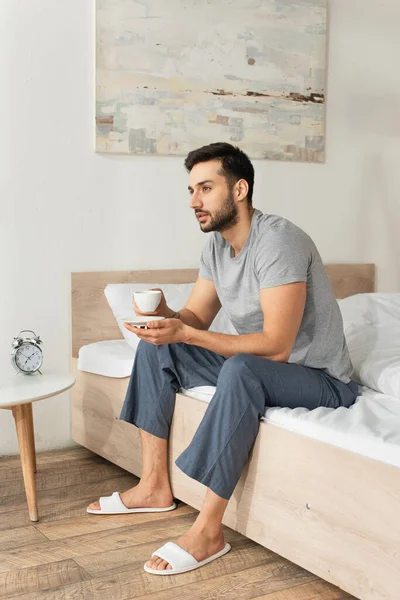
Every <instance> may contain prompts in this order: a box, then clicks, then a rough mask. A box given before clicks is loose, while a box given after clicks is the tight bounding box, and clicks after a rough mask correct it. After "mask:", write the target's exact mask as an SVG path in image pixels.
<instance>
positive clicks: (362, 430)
mask: <svg viewBox="0 0 400 600" xmlns="http://www.w3.org/2000/svg"><path fill="white" fill-rule="evenodd" d="M326 270H327V273H328V276H329V279H330V281H331V283H332V286H333V288H334V291H335V294H336V297H337V298H348V297H351V296H352V295H354V294H356V295H357V297H360V296H362V295H364V294H365V296H366V297H367V296H368V294H370V293H371V292H373V290H374V267H373V265H327V266H326ZM196 277H197V271H194V270H179V271H146V272H140V271H131V272H95V273H93V272H92V273H72V276H71V318H72V348H71V354H72V369H73V370H74V372H75V374H76V385H75V386H74V388H73V390H72V435H73V439H74V440H75V441H76V442H77V443H79V444H81V445H82V446H84V447H86V448H88V449H90V450H92V451H93V452H96V453H97V454H99V455H101V456H103V457H104V458H106V459H108V460H110V461H111V462H113V463H115V464H117V465H119V466H121V467H123V468H124V469H126V470H128V471H129V472H131V473H133V474H135V475H137V476H139V477H140V475H141V450H140V440H139V435H138V431H137V429H136V428H135V427H133V426H131V425H129V424H127V423H125V422H122V421H119V419H118V417H119V413H120V409H121V406H122V403H123V400H124V397H125V392H126V389H127V386H128V381H129V379H128V376H129V374H130V370H131V368H132V364H133V360H134V348H133V347H131V346H130V345H129V343H127V341H126V339H124V338H123V336H122V331H121V329H120V328H119V327H118V323H117V320H116V318H115V316H114V314H115V313H114V314H113V311H112V310H111V308H110V304H109V303H108V302H107V299H106V297H105V293H104V290H105V289H106V288H107V286H111V287H112V286H113V285H116V284H125V285H126V284H138V283H140V284H144V285H145V286H147V285H148V284H151V283H154V282H157V283H160V284H162V285H168V284H171V283H175V284H177V286H181V287H182V288H184V286H185V284H186V285H187V284H190V283H191V282H194V281H195V279H196ZM173 308H174V307H173ZM113 310H114V309H113ZM359 347H360V348H362V347H363V344H361V343H359ZM364 358H365V357H364ZM378 387H379V386H378ZM389 391H390V393H382V391H379V389H378V390H376V389H375V390H374V389H370V388H369V387H366V386H365V387H362V388H361V395H360V397H359V399H358V400H357V402H356V404H355V405H354V406H353V407H352V408H351V409H344V408H343V409H337V410H336V411H332V410H331V409H317V410H316V411H307V410H305V409H295V410H294V411H290V410H289V409H268V410H267V411H266V413H265V415H264V418H263V419H262V421H261V423H260V431H259V434H258V437H257V440H256V443H255V445H254V448H253V450H252V453H251V456H250V459H249V461H248V463H247V465H246V467H245V469H244V471H243V473H242V477H241V479H240V481H239V482H238V485H237V486H236V489H235V491H234V494H233V496H232V498H231V500H230V502H229V504H228V508H227V511H226V513H225V516H224V524H225V525H227V526H229V527H231V528H232V529H235V530H237V531H239V532H240V533H242V534H243V535H245V536H247V537H249V538H251V539H252V540H254V541H256V542H258V543H260V544H262V545H263V546H265V547H268V548H270V549H271V550H273V551H274V552H276V553H278V554H280V555H281V556H284V557H285V558H287V559H289V560H291V561H293V562H295V563H296V564H298V565H300V566H302V567H304V568H305V569H307V570H309V571H311V572H313V573H315V574H316V575H318V576H319V577H321V578H323V579H325V580H327V581H330V582H331V583H333V584H335V585H337V586H339V587H340V588H342V589H344V590H346V591H347V592H349V593H351V594H353V595H354V596H356V597H358V598H360V599H362V600H364V599H365V600H372V599H378V598H379V599H390V600H398V598H399V597H400V397H398V398H397V397H396V396H395V393H396V390H394V392H393V391H392V390H391V389H389ZM213 393H214V390H213V389H212V388H205V389H204V388H203V389H197V390H194V391H193V390H182V392H181V393H178V394H177V398H176V408H175V414H174V419H173V423H172V429H171V436H170V445H169V468H170V477H171V485H172V490H173V494H174V496H175V497H176V498H178V499H180V500H182V501H183V502H186V503H187V504H189V505H191V506H193V507H195V508H197V509H200V508H201V505H202V501H203V497H204V494H205V487H204V486H203V485H202V484H200V483H198V482H196V481H194V480H191V479H190V478H188V477H187V476H186V475H184V474H183V473H182V472H181V471H180V470H179V469H178V468H177V467H176V466H175V464H174V461H175V459H176V458H177V456H178V455H179V454H180V453H181V452H182V451H183V450H184V449H185V448H186V447H187V445H188V444H189V442H190V440H191V438H192V437H193V435H194V432H195V431H196V429H197V427H198V425H199V423H200V421H201V419H202V417H203V415H204V412H205V410H206V409H207V403H208V402H209V401H210V399H211V397H212V394H213ZM276 448H279V452H277V451H276Z"/></svg>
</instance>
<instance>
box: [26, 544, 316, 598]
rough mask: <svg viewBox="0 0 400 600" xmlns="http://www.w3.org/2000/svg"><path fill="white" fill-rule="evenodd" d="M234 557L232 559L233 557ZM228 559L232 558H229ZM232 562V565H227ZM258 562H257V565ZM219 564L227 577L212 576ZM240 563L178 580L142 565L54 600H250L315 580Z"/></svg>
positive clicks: (283, 566)
mask: <svg viewBox="0 0 400 600" xmlns="http://www.w3.org/2000/svg"><path fill="white" fill-rule="evenodd" d="M230 555H231V556H230ZM228 557H229V558H228ZM228 561H229V562H228ZM257 562H258V561H257ZM217 563H219V564H220V565H221V563H223V565H224V567H221V566H220V567H219V569H222V568H223V570H224V574H223V575H221V576H219V577H214V576H213V566H215V567H216V565H217ZM241 567H242V562H241V560H240V559H239V560H235V559H234V554H233V553H229V554H227V555H226V556H224V557H223V558H221V559H219V560H218V561H215V563H211V564H210V565H206V566H205V567H203V568H202V569H199V570H196V571H191V572H189V573H184V574H181V575H179V576H176V577H157V576H154V575H153V576H152V575H149V574H148V573H146V572H145V571H144V570H143V566H142V563H140V564H139V565H138V566H137V568H134V569H131V570H129V571H124V572H122V573H117V574H113V575H109V576H107V577H99V578H95V579H91V580H89V581H85V582H82V583H79V584H74V585H70V586H65V587H63V588H58V589H56V590H54V591H53V593H52V595H51V600H70V599H72V598H90V599H91V600H103V599H104V598H118V600H131V599H133V598H135V599H136V598H145V599H146V600H176V598H177V596H180V597H182V598H185V599H186V598H195V599H196V600H210V598H213V599H216V598H218V600H220V599H221V600H249V599H250V598H252V597H253V596H254V594H260V593H265V592H267V591H268V592H270V593H275V592H277V591H280V590H283V589H286V588H287V587H290V586H291V585H293V582H296V583H298V584H302V583H305V582H310V581H313V580H314V579H315V576H314V575H312V574H311V573H308V572H307V571H304V570H303V569H300V567H297V566H296V565H294V564H291V563H286V562H285V561H284V560H283V559H279V558H277V559H276V560H274V559H271V558H268V557H266V558H265V559H264V561H261V564H258V565H257V566H255V567H251V568H248V569H244V570H239V571H238V569H240V568H241ZM19 598H20V600H37V599H36V598H35V596H33V595H31V594H26V595H23V596H19Z"/></svg>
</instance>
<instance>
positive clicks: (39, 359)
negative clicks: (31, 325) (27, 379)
mask: <svg viewBox="0 0 400 600" xmlns="http://www.w3.org/2000/svg"><path fill="white" fill-rule="evenodd" d="M22 333H33V337H25V338H23V337H21V334H22ZM41 344H42V340H41V339H40V337H39V336H37V335H36V333H35V332H34V331H32V330H31V329H23V330H22V331H20V332H19V334H18V335H17V337H15V338H14V340H13V342H12V344H11V346H12V351H11V362H12V365H13V367H14V369H15V370H16V371H17V373H23V374H24V375H33V374H34V373H36V372H39V373H40V374H42V373H41V372H40V367H41V366H42V363H43V352H42V349H41V347H40V345H41Z"/></svg>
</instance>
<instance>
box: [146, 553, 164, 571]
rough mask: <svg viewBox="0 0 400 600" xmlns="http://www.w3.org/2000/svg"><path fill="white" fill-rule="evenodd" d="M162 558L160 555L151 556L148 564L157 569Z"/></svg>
mask: <svg viewBox="0 0 400 600" xmlns="http://www.w3.org/2000/svg"><path fill="white" fill-rule="evenodd" d="M161 560H162V559H161V558H159V557H158V556H153V557H152V558H150V560H148V561H147V563H146V564H147V566H148V567H150V569H157V567H158V565H159V564H160V562H161Z"/></svg>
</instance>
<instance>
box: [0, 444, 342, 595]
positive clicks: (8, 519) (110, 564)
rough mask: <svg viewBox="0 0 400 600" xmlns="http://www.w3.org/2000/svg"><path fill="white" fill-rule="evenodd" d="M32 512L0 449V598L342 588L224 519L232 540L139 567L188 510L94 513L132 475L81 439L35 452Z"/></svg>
mask: <svg viewBox="0 0 400 600" xmlns="http://www.w3.org/2000/svg"><path fill="white" fill-rule="evenodd" d="M36 478H37V479H36V485H37V489H38V503H39V514H40V521H39V522H38V523H36V524H32V523H31V522H30V521H29V518H28V513H27V508H26V501H25V494H24V485H23V480H22V472H21V468H20V463H19V458H18V457H12V458H3V459H0V598H19V599H24V600H28V599H29V600H32V599H35V600H36V599H40V598H43V599H46V600H61V599H62V600H70V599H71V600H72V599H74V600H80V599H85V598H89V599H92V598H93V599H101V600H107V599H114V598H115V599H116V600H128V599H129V598H145V599H147V600H149V599H152V600H153V599H154V600H155V599H157V600H158V599H160V600H161V599H162V600H176V598H179V599H180V600H185V599H189V600H196V599H207V600H212V599H216V598H218V599H221V600H224V599H225V600H241V599H246V600H248V599H250V598H252V599H254V600H261V599H265V600H342V599H345V598H346V599H349V598H352V596H350V595H349V594H346V593H345V592H342V591H341V590H339V589H337V588H335V587H333V586H332V585H330V584H328V583H326V582H324V581H322V580H320V579H318V578H317V577H315V576H314V575H312V574H311V573H308V572H307V571H304V570H303V569H301V568H300V567H297V566H296V565H294V564H292V563H290V562H288V561H286V560H284V559H282V558H281V557H279V556H278V555H276V554H273V553H272V552H270V551H269V550H267V549H265V548H263V547H262V546H259V545H258V544H256V543H254V542H252V541H250V540H248V539H246V538H245V537H243V536H242V535H240V534H238V533H236V532H234V531H232V530H230V529H228V528H225V537H226V541H228V542H230V543H231V545H232V550H231V552H229V553H228V554H227V555H226V556H224V557H222V558H221V559H219V560H217V561H215V562H213V563H211V564H209V565H207V566H206V567H204V568H202V569H199V570H196V571H192V572H190V573H185V574H183V575H175V576H170V577H156V576H154V575H149V574H147V573H146V572H145V571H144V570H143V563H144V562H145V561H146V560H147V559H148V558H149V556H150V555H151V552H152V551H154V550H155V549H156V548H157V547H159V546H160V545H162V544H163V543H164V542H165V541H167V540H174V539H176V538H178V537H179V536H180V535H182V534H183V533H184V532H185V531H187V529H188V528H189V527H190V525H191V523H193V521H194V519H195V518H196V514H197V511H196V510H194V509H193V508H191V507H190V506H187V505H185V504H183V503H179V504H178V508H177V510H175V511H173V512H170V513H158V514H157V513H155V514H151V513H150V514H138V515H120V516H104V517H96V516H94V515H88V514H86V512H85V509H86V506H87V504H88V503H89V502H91V501H93V500H96V499H97V498H98V497H99V496H100V495H108V494H111V493H112V492H113V491H115V490H118V491H123V490H124V489H126V488H128V487H131V486H132V485H134V484H135V483H136V482H137V479H136V478H135V477H133V476H132V475H129V474H128V473H127V472H126V471H123V470H122V469H120V468H119V467H116V466H115V465H113V464H111V463H109V462H107V461H105V460H103V459H102V458H100V457H98V456H96V455H94V454H92V453H91V452H89V451H87V450H85V449H83V448H73V449H70V450H65V451H59V452H46V453H43V454H39V455H38V473H37V475H36Z"/></svg>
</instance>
